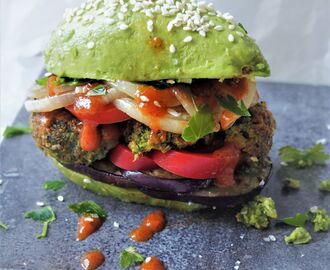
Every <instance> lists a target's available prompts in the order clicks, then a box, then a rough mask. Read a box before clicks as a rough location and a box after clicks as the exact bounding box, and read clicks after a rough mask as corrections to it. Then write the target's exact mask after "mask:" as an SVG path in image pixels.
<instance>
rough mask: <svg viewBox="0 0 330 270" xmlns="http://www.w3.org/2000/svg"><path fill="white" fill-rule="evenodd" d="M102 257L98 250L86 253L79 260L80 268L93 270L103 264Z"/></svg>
mask: <svg viewBox="0 0 330 270" xmlns="http://www.w3.org/2000/svg"><path fill="white" fill-rule="evenodd" d="M104 260H105V258H104V255H103V253H102V252H101V251H99V250H90V251H87V252H86V253H85V254H84V255H83V256H82V257H81V259H80V264H81V267H82V268H84V269H85V270H94V269H96V268H98V267H99V266H101V265H102V264H103V263H104Z"/></svg>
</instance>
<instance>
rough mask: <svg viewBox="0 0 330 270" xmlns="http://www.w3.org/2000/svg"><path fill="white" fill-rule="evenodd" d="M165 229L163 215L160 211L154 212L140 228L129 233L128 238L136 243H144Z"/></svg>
mask: <svg viewBox="0 0 330 270" xmlns="http://www.w3.org/2000/svg"><path fill="white" fill-rule="evenodd" d="M164 227H165V214H164V213H163V212H162V211H155V212H153V213H151V214H149V215H148V216H147V217H146V218H145V219H144V220H143V222H142V223H141V224H140V226H139V227H138V228H136V229H134V230H132V231H131V233H130V238H131V239H132V240H134V241H136V242H145V241H148V240H149V239H151V238H152V237H153V235H154V234H155V233H157V232H160V231H162V230H163V229H164Z"/></svg>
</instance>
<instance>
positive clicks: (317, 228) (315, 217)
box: [309, 207, 330, 232]
mask: <svg viewBox="0 0 330 270" xmlns="http://www.w3.org/2000/svg"><path fill="white" fill-rule="evenodd" d="M309 211H310V213H311V214H312V223H314V232H321V231H322V232H327V231H328V230H329V226H330V217H329V216H328V213H327V211H326V210H325V209H322V208H317V207H316V208H314V207H312V208H311V209H310V210H309Z"/></svg>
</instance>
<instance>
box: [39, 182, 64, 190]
mask: <svg viewBox="0 0 330 270" xmlns="http://www.w3.org/2000/svg"><path fill="white" fill-rule="evenodd" d="M64 185H65V182H64V181H62V180H51V181H46V182H45V183H44V189H45V190H50V189H51V190H55V191H57V190H59V189H61V188H62V187H63V186H64Z"/></svg>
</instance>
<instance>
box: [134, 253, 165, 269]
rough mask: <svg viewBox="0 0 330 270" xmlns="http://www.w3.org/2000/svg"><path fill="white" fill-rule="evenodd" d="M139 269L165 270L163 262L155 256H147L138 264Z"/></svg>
mask: <svg viewBox="0 0 330 270" xmlns="http://www.w3.org/2000/svg"><path fill="white" fill-rule="evenodd" d="M140 270H165V267H164V264H163V263H162V262H161V261H160V260H159V259H158V258H157V257H155V256H152V257H148V258H146V259H145V260H144V262H143V263H142V264H141V266H140Z"/></svg>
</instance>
